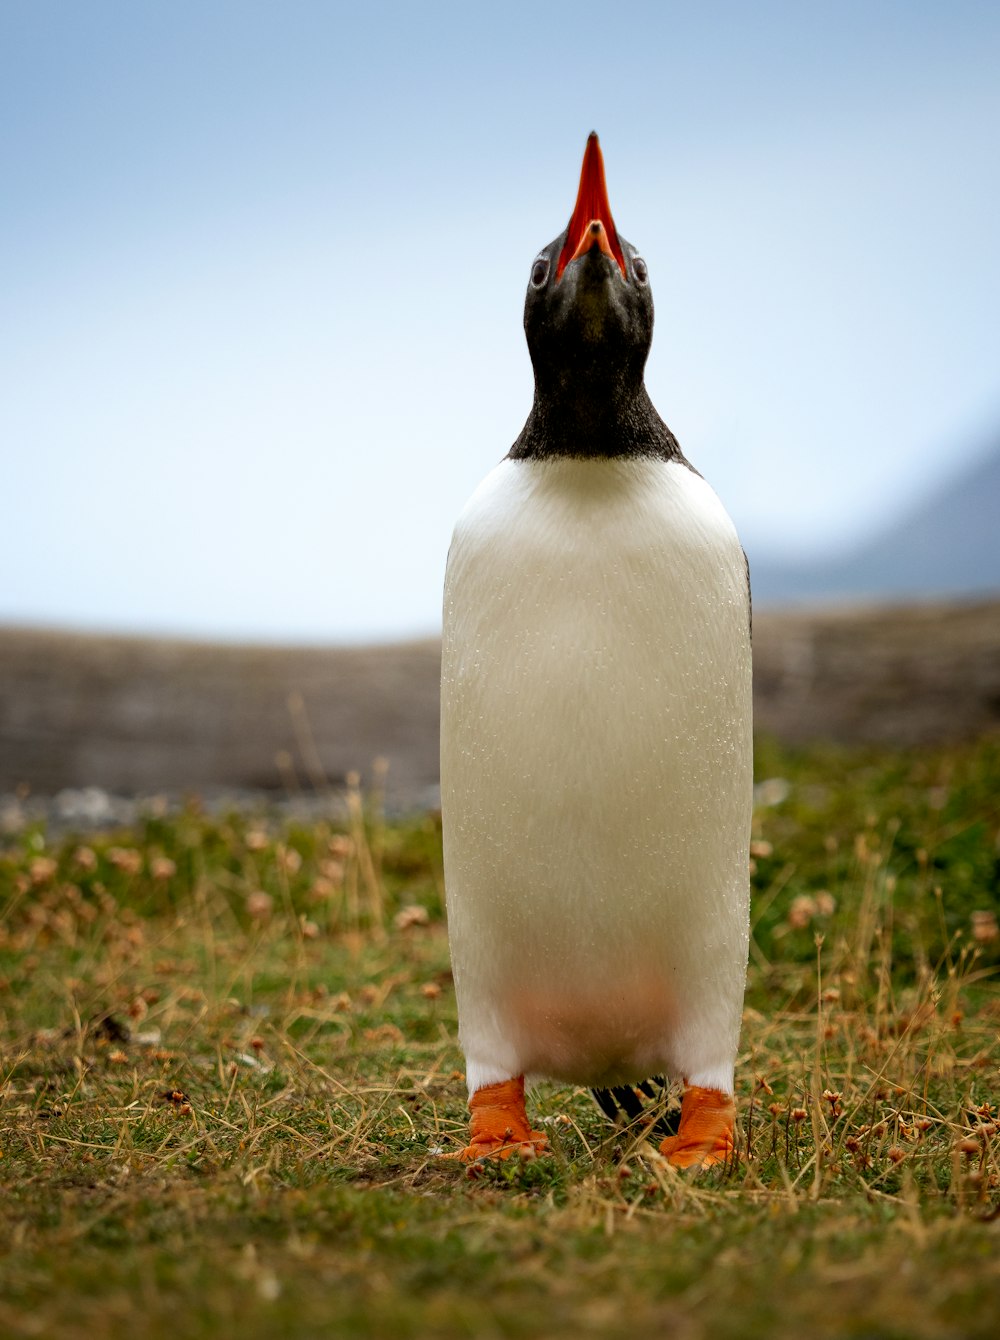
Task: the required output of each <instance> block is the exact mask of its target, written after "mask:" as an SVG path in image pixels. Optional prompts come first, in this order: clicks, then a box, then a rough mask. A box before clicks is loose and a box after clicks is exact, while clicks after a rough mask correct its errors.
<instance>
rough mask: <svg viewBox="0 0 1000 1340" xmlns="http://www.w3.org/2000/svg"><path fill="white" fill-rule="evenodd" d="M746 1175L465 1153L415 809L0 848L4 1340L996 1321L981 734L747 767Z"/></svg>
mask: <svg viewBox="0 0 1000 1340" xmlns="http://www.w3.org/2000/svg"><path fill="white" fill-rule="evenodd" d="M757 756H758V781H759V786H758V792H757V799H758V805H757V809H756V815H755V821H754V846H753V857H752V861H753V881H754V913H753V917H754V935H753V946H752V954H751V964H750V976H749V986H748V994H747V1003H746V1011H745V1022H744V1034H743V1044H742V1051H741V1056H740V1062H739V1069H738V1099H739V1106H740V1149H739V1152H740V1158H739V1160H738V1161H736V1162H734V1163H733V1164H732V1165H731V1166H729V1167H726V1168H722V1169H719V1170H713V1171H710V1172H706V1173H702V1174H696V1175H689V1174H680V1173H677V1172H675V1171H674V1170H672V1169H671V1168H670V1167H668V1166H667V1165H666V1164H665V1163H664V1161H663V1160H662V1159H661V1158H660V1157H659V1156H658V1154H657V1153H656V1150H655V1146H654V1145H653V1144H651V1143H650V1142H649V1141H647V1140H646V1139H645V1135H644V1131H643V1129H641V1128H634V1129H627V1128H619V1129H615V1128H613V1127H611V1126H610V1125H608V1124H607V1123H606V1121H605V1119H604V1118H603V1116H602V1115H601V1114H600V1112H599V1111H598V1109H597V1108H596V1106H595V1105H594V1103H593V1102H592V1100H591V1098H590V1096H589V1095H588V1094H587V1093H585V1092H583V1091H578V1090H573V1089H570V1088H564V1087H550V1086H542V1087H541V1088H539V1090H537V1091H536V1093H535V1094H534V1095H533V1098H532V1111H533V1114H534V1116H535V1118H536V1119H537V1120H538V1121H540V1122H541V1123H542V1125H543V1128H544V1129H545V1130H546V1132H547V1133H548V1135H549V1138H550V1143H551V1146H552V1153H551V1155H550V1156H549V1157H547V1158H540V1159H537V1160H533V1161H530V1162H521V1161H518V1160H511V1161H510V1163H507V1164H503V1165H490V1164H487V1165H484V1166H483V1167H481V1168H474V1169H473V1175H472V1176H469V1175H468V1174H467V1172H466V1170H465V1169H464V1168H463V1167H462V1166H461V1165H459V1164H457V1163H454V1162H451V1161H449V1160H447V1159H443V1158H442V1157H441V1154H442V1153H444V1152H447V1151H449V1150H453V1149H455V1148H457V1147H458V1145H459V1144H460V1142H461V1141H462V1136H463V1132H464V1130H465V1125H466V1112H465V1092H464V1085H463V1082H462V1073H461V1064H462V1062H461V1055H460V1052H459V1051H458V1049H457V1045H456V1029H455V1010H454V998H453V993H452V988H451V980H450V974H449V968H448V955H447V937H446V929H445V922H444V916H443V912H444V908H443V889H442V877H441V866H440V824H439V821H438V819H437V817H436V816H435V815H434V814H429V815H425V816H418V817H417V818H415V819H412V820H407V821H405V822H399V823H395V822H394V823H390V824H387V823H386V822H385V821H384V820H383V819H382V817H381V815H380V813H379V811H378V807H377V805H375V806H371V805H366V804H365V803H364V802H363V799H362V797H361V796H360V794H359V793H357V792H353V793H351V794H349V795H348V797H347V804H346V806H345V805H344V804H343V798H342V797H341V798H339V799H338V798H337V797H333V796H331V800H330V810H329V815H330V817H329V818H324V817H322V816H320V817H319V818H318V819H316V820H315V821H314V822H310V823H308V824H304V823H300V824H294V823H290V822H289V821H288V820H287V818H284V817H278V816H275V815H274V814H272V813H269V812H267V811H261V812H258V813H247V812H235V811H234V812H232V813H229V814H225V815H221V816H218V815H209V814H207V813H204V812H202V811H201V810H200V809H199V807H198V805H197V803H196V802H191V803H189V804H188V805H187V806H186V807H184V808H183V809H180V810H179V811H177V812H173V813H169V814H166V815H162V814H161V815H159V816H157V815H148V816H146V817H144V818H142V819H140V820H139V821H138V822H137V823H136V825H135V826H134V827H133V828H132V829H130V830H125V831H113V832H103V833H93V832H92V833H78V834H63V835H60V836H55V835H51V834H48V833H47V832H46V831H45V829H44V828H43V827H42V826H41V825H40V824H28V825H27V826H26V827H24V828H22V829H20V830H19V831H17V832H14V833H12V834H10V835H8V836H7V837H6V838H5V839H4V843H3V847H2V849H0V906H2V908H3V918H2V921H0V927H2V929H0V1188H2V1190H0V1194H2V1203H3V1215H2V1216H0V1333H2V1334H4V1335H9V1336H12V1337H21V1336H31V1335H39V1336H45V1337H67V1338H69V1337H84V1336H86V1337H88V1340H91V1338H93V1337H104V1336H109V1337H118V1336H122V1337H124V1336H126V1335H128V1336H134V1335H137V1334H141V1335H143V1336H149V1337H152V1338H153V1340H156V1338H157V1337H161V1336H163V1337H166V1336H170V1337H178V1336H184V1337H186V1336H193V1337H201V1336H205V1337H208V1336H213V1337H215V1336H220V1335H237V1334H238V1335H240V1336H241V1337H250V1338H251V1340H252V1338H253V1337H264V1336H277V1335H281V1336H285V1335H287V1336H293V1337H298V1336H302V1337H305V1336H312V1335H317V1334H320V1333H322V1334H328V1335H337V1336H352V1337H353V1336H358V1337H362V1336H390V1335H391V1336H394V1337H395V1336H400V1337H406V1336H425V1335H428V1334H433V1335H435V1336H446V1337H449V1336H455V1337H459V1336H470V1337H471V1336H477V1337H478V1336H502V1337H508V1336H509V1337H517V1336H535V1335H538V1336H546V1337H550V1336H555V1337H559V1336H567V1337H568V1336H579V1335H588V1336H609V1337H610V1336H617V1335H628V1336H630V1337H632V1336H635V1335H637V1334H643V1333H653V1334H670V1335H676V1336H680V1337H703V1336H704V1337H708V1336H711V1337H716V1336H719V1337H728V1336H733V1337H737V1336H739V1337H752V1336H761V1337H764V1336H767V1337H784V1336H789V1337H791V1336H799V1335H802V1334H810V1335H814V1336H820V1337H822V1336H883V1337H893V1336H899V1337H904V1336H905V1337H928V1338H930V1337H952V1336H954V1337H972V1336H987V1335H990V1336H992V1335H994V1334H995V1331H996V1317H997V1301H998V1299H1000V1252H998V1247H1000V1237H998V1234H1000V1135H998V1127H997V1117H998V1110H997V1107H998V1103H1000V1040H998V1032H1000V1000H998V996H997V993H996V988H995V981H996V978H995V972H996V967H997V964H998V961H1000V931H998V928H997V914H998V910H1000V853H998V836H1000V799H998V798H1000V785H998V783H1000V742H998V741H997V740H996V739H992V740H991V739H988V738H987V739H982V740H980V741H979V742H978V743H976V744H971V745H967V746H962V747H957V748H939V749H936V750H926V749H925V750H923V751H921V752H919V753H918V752H905V751H900V750H879V751H872V750H868V751H865V752H858V751H844V750H837V751H834V750H830V749H824V750H818V749H809V750H805V751H801V752H797V753H793V752H789V751H787V750H785V749H782V748H779V747H778V746H777V745H775V744H773V743H769V742H768V741H767V740H762V741H761V742H759V745H758V751H757Z"/></svg>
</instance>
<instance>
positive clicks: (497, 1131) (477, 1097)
mask: <svg viewBox="0 0 1000 1340" xmlns="http://www.w3.org/2000/svg"><path fill="white" fill-rule="evenodd" d="M469 1111H470V1112H471V1113H472V1120H471V1122H470V1130H469V1143H468V1144H467V1145H466V1146H465V1148H464V1149H460V1150H458V1151H457V1153H454V1154H446V1155H445V1157H446V1158H452V1159H461V1160H462V1161H463V1162H465V1163H472V1162H474V1161H475V1160H477V1159H484V1158H486V1159H488V1158H500V1159H509V1158H510V1156H511V1155H512V1154H518V1155H520V1157H521V1158H528V1159H532V1158H534V1157H535V1156H536V1155H537V1154H543V1153H545V1146H546V1143H547V1142H546V1138H545V1135H544V1134H543V1132H542V1131H533V1130H532V1129H531V1124H530V1122H529V1121H528V1114H527V1112H526V1111H525V1107H524V1076H523V1075H516V1076H515V1077H514V1078H513V1079H505V1080H501V1081H500V1083H498V1084H486V1085H484V1086H483V1087H482V1088H481V1089H477V1090H476V1092H475V1093H474V1094H473V1095H472V1097H471V1098H470V1099H469Z"/></svg>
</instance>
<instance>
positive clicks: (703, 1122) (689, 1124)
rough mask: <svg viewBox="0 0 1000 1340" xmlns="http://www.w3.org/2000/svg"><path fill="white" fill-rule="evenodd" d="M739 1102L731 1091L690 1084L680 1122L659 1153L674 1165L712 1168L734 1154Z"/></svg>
mask: <svg viewBox="0 0 1000 1340" xmlns="http://www.w3.org/2000/svg"><path fill="white" fill-rule="evenodd" d="M735 1124H736V1103H735V1102H734V1100H733V1095H732V1094H731V1093H723V1092H722V1091H721V1090H720V1089H702V1088H700V1087H699V1086H698V1085H697V1084H689V1085H687V1086H686V1088H685V1089H684V1097H683V1099H682V1101H681V1124H680V1126H679V1127H678V1129H677V1134H676V1135H668V1136H667V1138H666V1139H665V1140H664V1141H663V1143H662V1144H661V1145H660V1153H661V1154H662V1155H663V1156H664V1157H665V1158H666V1159H667V1161H668V1162H669V1163H672V1164H673V1165H674V1167H675V1168H694V1167H700V1168H710V1167H711V1166H712V1164H713V1163H725V1162H726V1160H727V1159H731V1158H732V1156H733V1149H734V1147H735V1146H734V1144H733V1127H734V1126H735Z"/></svg>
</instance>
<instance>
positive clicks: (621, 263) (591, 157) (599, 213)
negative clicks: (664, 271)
mask: <svg viewBox="0 0 1000 1340" xmlns="http://www.w3.org/2000/svg"><path fill="white" fill-rule="evenodd" d="M594 247H599V248H600V249H601V251H603V252H604V254H605V256H610V257H611V259H612V260H613V261H616V262H617V264H618V268H619V269H620V270H621V272H622V278H623V279H624V278H627V276H626V274H625V253H624V252H623V251H622V246H621V243H620V242H619V241H618V232H617V230H616V228H615V221H614V219H613V218H612V217H611V206H610V205H609V204H608V188H607V184H606V183H605V180H604V158H603V156H602V154H601V146H600V144H599V143H598V140H597V131H596V130H592V131H591V132H590V135H589V137H588V139H587V147H586V149H585V150H584V154H583V168H582V169H581V171H580V189H579V191H578V192H577V196H576V207H575V208H574V210H573V217H572V218H571V219H570V221H569V228H568V229H567V230H566V245H565V246H564V247H563V249H562V251H561V252H560V253H559V261H558V263H557V265H556V280H557V281H558V280H559V279H561V278H562V273H563V271H564V270H565V269H566V266H567V265H568V264H569V263H570V261H575V260H576V258H577V257H578V256H582V255H583V254H584V253H585V252H587V251H590V250H592V248H594Z"/></svg>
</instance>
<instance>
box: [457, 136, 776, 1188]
mask: <svg viewBox="0 0 1000 1340" xmlns="http://www.w3.org/2000/svg"><path fill="white" fill-rule="evenodd" d="M524 329H525V335H526V337H527V343H528V350H529V353H530V356H531V362H532V366H533V369H534V380H535V388H534V400H533V403H532V406H531V412H530V413H529V415H528V418H527V421H526V423H525V425H524V428H523V429H522V431H521V434H520V436H519V437H518V438H517V441H516V442H515V443H514V445H513V446H512V447H511V449H510V451H509V452H508V454H507V455H506V457H505V458H504V459H503V460H502V461H501V462H500V464H499V465H497V466H496V468H495V469H494V470H493V471H492V472H491V473H490V474H489V475H488V476H487V477H486V479H485V480H484V481H483V482H482V484H481V485H480V486H479V488H478V489H477V490H476V491H475V493H474V494H473V495H472V497H471V499H470V500H469V502H468V503H467V505H466V506H465V508H464V510H463V511H462V513H461V515H460V517H459V519H458V522H457V524H456V527H455V531H454V535H453V538H452V542H451V547H450V549H449V553H448V560H447V568H446V575H445V587H444V617H443V638H442V676H441V812H442V825H443V842H444V875H445V900H446V907H447V915H448V929H449V939H450V947H451V957H452V966H453V973H454V981H455V989H456V995H457V1003H458V1015H459V1041H460V1044H461V1047H462V1050H463V1052H464V1055H465V1061H466V1078H467V1084H468V1091H469V1109H470V1112H471V1128H470V1134H469V1141H468V1143H467V1145H465V1146H464V1147H463V1148H462V1149H461V1150H460V1151H459V1152H458V1153H457V1154H456V1155H455V1157H458V1158H461V1159H463V1160H467V1161H471V1160H479V1159H481V1158H485V1157H493V1156H499V1157H501V1158H506V1157H508V1156H509V1155H510V1154H512V1153H515V1152H519V1153H521V1154H522V1155H525V1156H533V1155H535V1154H538V1153H541V1152H543V1151H544V1150H545V1146H546V1141H545V1136H544V1134H543V1133H542V1132H540V1131H538V1130H535V1129H533V1128H532V1126H531V1124H530V1121H529V1120H528V1116H527V1112H526V1107H525V1078H526V1077H527V1079H528V1081H529V1083H531V1082H534V1081H535V1080H538V1079H550V1080H555V1081H559V1082H567V1083H570V1084H575V1085H585V1086H588V1087H591V1088H593V1089H595V1090H613V1089H614V1088H615V1086H623V1085H628V1086H632V1085H635V1084H637V1083H640V1082H642V1081H644V1080H647V1079H648V1078H649V1077H650V1076H664V1077H666V1078H667V1079H668V1080H669V1081H671V1082H678V1083H680V1084H681V1085H682V1086H683V1093H682V1100H681V1111H680V1120H679V1125H678V1127H677V1129H676V1133H675V1134H672V1135H668V1136H667V1137H666V1138H665V1139H664V1141H663V1143H662V1145H661V1146H660V1149H661V1152H662V1153H663V1155H664V1156H665V1157H666V1158H667V1159H668V1160H669V1162H670V1163H672V1164H674V1165H676V1166H678V1167H692V1166H695V1167H697V1166H708V1165H711V1164H713V1163H718V1162H721V1161H724V1160H726V1159H727V1158H730V1157H731V1156H732V1154H733V1149H734V1135H733V1131H734V1123H735V1115H736V1109H735V1099H734V1069H735V1061H736V1055H737V1049H738V1044H739V1035H740V1023H741V1015H742V1006H743V994H744V987H745V981H746V967H747V950H748V941H749V871H750V862H749V842H750V819H751V805H752V734H751V691H750V690H751V635H750V623H751V612H750V579H749V568H748V565H747V561H746V558H745V555H744V552H743V549H742V546H741V544H740V541H739V538H738V537H737V533H736V530H735V527H734V525H733V523H732V521H731V520H730V518H729V516H728V515H727V513H726V511H725V509H724V508H723V506H722V503H721V502H720V501H719V499H718V497H717V496H716V494H715V493H714V492H713V490H712V489H711V487H710V486H709V485H708V484H707V483H706V482H705V480H704V479H703V478H702V476H701V475H700V474H699V473H698V472H697V471H696V470H695V469H694V467H693V466H692V465H691V464H690V463H689V462H688V461H687V460H686V459H685V457H684V455H683V453H682V451H681V449H680V447H679V445H678V443H677V440H676V439H675V437H674V436H673V434H672V433H671V432H670V430H669V428H668V427H667V426H666V424H665V423H664V422H663V420H662V419H661V418H660V416H659V415H658V414H657V412H656V410H655V409H654V407H653V404H652V401H651V400H650V397H649V395H648V393H647V390H646V387H645V382H644V369H645V364H646V359H647V356H648V354H649V348H650V342H651V339H652V332H653V300H652V294H651V291H650V275H649V269H648V266H647V264H646V262H645V260H644V259H643V257H642V256H641V254H640V252H639V251H638V250H637V249H636V248H635V247H634V246H633V245H632V244H631V243H630V242H628V241H626V239H625V238H624V237H622V236H621V234H620V233H619V232H618V230H617V228H616V227H615V223H614V220H613V218H612V214H611V209H610V205H609V202H608V193H607V186H606V182H605V172H604V161H603V157H602V154H601V148H600V144H599V142H598V138H597V135H596V133H592V134H591V135H590V137H589V139H588V141H587V146H586V151H585V153H584V158H583V167H582V171H581V175H580V184H579V190H578V193H577V199H576V205H575V207H574V209H573V214H572V217H571V218H570V221H569V224H568V226H567V227H566V229H565V230H564V231H563V232H562V233H560V234H559V236H558V237H557V238H556V239H555V240H554V241H552V242H550V243H549V245H548V246H546V247H544V248H543V249H542V250H541V251H540V252H539V253H538V255H537V256H536V257H535V258H534V260H533V261H532V264H531V271H530V276H529V279H528V288H527V296H526V299H525V306H524ZM618 1092H622V1090H621V1089H620V1088H619V1090H618ZM647 1092H648V1089H647ZM606 1096H607V1095H606V1094H605V1097H606ZM599 1097H600V1095H599ZM605 1105H607V1104H605Z"/></svg>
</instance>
